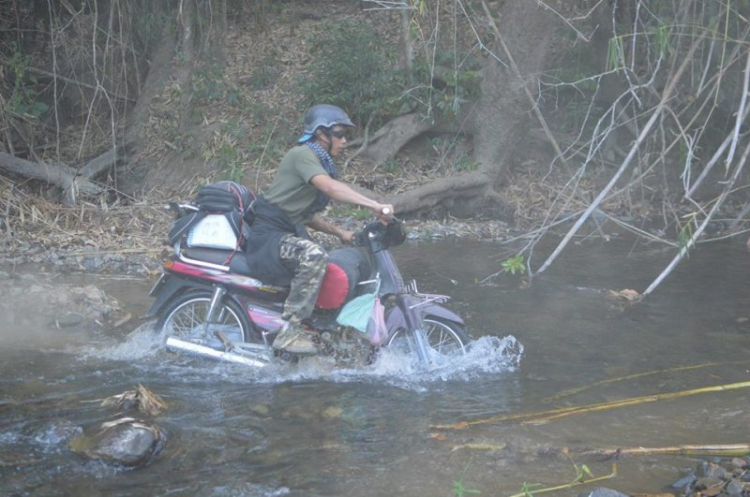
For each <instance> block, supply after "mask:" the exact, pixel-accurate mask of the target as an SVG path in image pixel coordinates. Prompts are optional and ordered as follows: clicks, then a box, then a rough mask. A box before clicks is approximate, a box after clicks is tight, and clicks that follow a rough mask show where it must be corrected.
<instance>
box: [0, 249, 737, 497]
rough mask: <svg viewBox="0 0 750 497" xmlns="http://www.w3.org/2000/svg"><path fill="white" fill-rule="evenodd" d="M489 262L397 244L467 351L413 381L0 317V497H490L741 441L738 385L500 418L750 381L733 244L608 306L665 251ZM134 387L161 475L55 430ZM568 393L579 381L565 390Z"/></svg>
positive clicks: (143, 329) (495, 254)
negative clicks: (159, 441) (549, 415)
mask: <svg viewBox="0 0 750 497" xmlns="http://www.w3.org/2000/svg"><path fill="white" fill-rule="evenodd" d="M505 251H507V248H505V247H500V246H498V245H496V244H492V243H480V242H466V241H459V242H440V243H419V244H416V243H410V244H406V245H404V246H402V247H399V248H398V249H396V250H395V255H396V259H397V261H398V262H399V264H400V266H401V270H402V272H403V273H404V275H405V277H407V278H412V277H416V278H418V279H419V281H420V283H421V284H420V289H422V290H423V291H428V292H436V293H447V294H451V295H452V296H453V301H452V308H453V309H454V310H456V311H458V312H459V313H461V314H462V315H463V316H464V318H465V320H466V322H467V328H468V330H469V332H470V334H471V335H472V336H473V337H474V338H475V339H477V340H478V341H477V343H476V345H475V347H474V348H473V350H472V351H471V353H470V354H469V355H468V356H467V357H466V360H465V361H464V362H462V363H461V364H457V365H452V366H450V367H448V368H446V369H443V370H441V371H438V372H432V373H426V374H425V373H420V372H419V371H418V370H417V369H416V368H415V367H414V366H413V365H410V364H408V363H405V359H404V358H402V357H397V356H388V355H387V354H386V355H385V356H384V357H383V358H382V359H381V360H379V361H378V363H376V364H375V365H374V366H373V367H371V368H370V369H368V370H365V371H331V370H330V369H329V368H325V367H323V366H322V365H320V364H317V363H310V364H304V365H302V366H279V367H270V368H266V369H263V370H249V369H247V368H245V367H241V366H236V365H228V364H223V363H217V362H210V361H205V362H204V361H197V362H193V363H191V364H188V365H185V364H182V362H181V360H180V358H179V357H177V356H175V355H174V354H172V353H169V352H166V351H164V350H163V348H162V346H161V344H160V342H159V340H158V339H156V338H155V337H154V336H153V333H152V332H151V330H150V328H149V325H148V324H144V325H141V326H138V327H137V328H136V329H133V328H135V326H136V325H133V326H131V327H130V328H129V329H126V330H125V331H117V332H110V333H102V334H101V335H100V334H94V335H93V336H89V335H87V334H84V333H76V331H75V330H73V331H61V330H38V329H34V330H23V331H20V332H19V331H18V330H17V329H15V327H8V326H4V324H3V319H2V317H0V330H2V328H6V330H5V332H3V334H4V335H5V336H4V337H3V340H1V341H0V344H1V346H2V348H0V493H2V494H6V495H7V494H15V495H211V496H240V495H261V496H272V495H295V496H296V495H300V496H302V495H304V496H323V495H352V496H381V495H416V496H423V495H424V496H441V495H445V496H450V495H456V494H460V491H459V490H460V489H459V488H458V487H460V486H461V485H462V486H463V488H464V489H465V490H477V491H480V492H481V495H493V496H494V495H504V496H507V495H512V494H514V493H517V492H520V491H521V489H522V485H523V484H524V482H528V483H540V484H542V485H543V486H553V485H557V484H560V483H566V482H569V481H571V480H573V478H575V476H576V466H575V465H578V466H579V467H580V465H583V464H585V465H586V466H587V467H588V468H589V469H590V470H591V472H592V473H593V475H594V476H603V475H606V474H608V473H610V471H611V468H612V461H609V460H602V459H601V458H600V457H594V456H589V455H583V454H581V453H580V451H582V450H584V449H602V448H615V447H623V448H627V447H639V446H643V447H665V446H674V445H682V444H728V443H739V442H750V430H749V429H748V426H750V409H748V405H749V401H750V391H748V389H737V390H734V391H728V392H727V391H725V392H716V393H701V394H695V395H690V396H685V397H680V398H677V399H672V400H655V401H653V402H645V403H639V404H635V405H631V406H627V407H620V408H617V409H608V410H602V411H592V412H587V413H583V414H576V415H571V416H567V417H563V418H560V419H555V420H551V421H548V422H546V423H544V424H533V423H525V424H524V423H520V422H517V421H512V420H505V421H503V420H499V419H497V418H499V417H500V416H503V415H510V414H519V413H533V412H538V411H546V410H551V409H556V408H560V407H567V406H580V405H588V404H597V403H602V402H607V401H613V400H619V399H626V398H632V397H641V396H646V395H651V394H664V393H670V392H681V391H686V390H692V389H698V388H702V387H709V386H715V385H724V384H730V383H736V382H745V381H748V380H750V354H748V352H750V254H748V253H747V251H746V249H745V247H744V243H741V242H740V241H739V240H733V241H728V242H722V243H715V244H711V245H702V246H701V247H699V248H698V249H696V250H694V251H693V252H692V253H691V255H690V259H689V260H688V261H686V262H685V263H684V264H682V265H681V266H680V267H679V268H678V269H677V270H676V271H675V272H674V273H673V274H672V275H671V276H670V277H669V278H668V279H667V280H666V281H665V282H664V283H662V285H661V286H660V287H659V288H658V289H657V290H656V292H655V293H654V294H653V295H651V296H650V297H649V298H648V299H647V300H646V301H645V302H643V303H641V304H639V305H636V306H623V305H619V303H618V302H616V301H613V300H611V299H610V298H608V295H607V292H608V291H609V290H623V289H627V288H630V289H634V290H637V291H643V289H645V288H646V287H647V286H648V284H649V283H650V282H651V281H652V280H653V279H654V278H655V277H656V275H658V273H659V272H661V270H662V269H663V267H664V266H666V264H667V263H668V262H669V260H670V257H671V253H667V252H663V251H657V250H653V249H649V248H644V247H634V246H633V244H632V242H627V241H624V240H617V239H615V240H614V241H610V242H603V241H602V242H599V241H592V242H587V243H586V244H584V245H581V246H577V247H572V248H569V249H568V251H567V252H566V253H564V254H563V256H562V257H561V259H559V260H558V261H556V262H555V264H554V265H553V266H552V267H551V268H550V269H548V271H547V272H545V273H544V274H543V275H542V276H541V277H539V278H536V279H535V280H534V282H533V285H531V286H530V288H523V287H522V286H521V285H520V280H519V277H518V276H517V275H516V276H510V275H507V276H503V277H502V278H500V279H498V280H497V281H496V282H495V284H493V285H479V284H478V283H477V281H479V280H482V279H484V278H485V277H486V276H488V275H490V274H492V273H494V272H496V271H497V270H498V269H499V263H500V261H501V259H502V258H504V257H503V256H501V253H503V252H505ZM88 281H93V282H94V283H95V284H97V285H98V286H101V287H102V288H104V289H105V290H106V291H107V293H108V294H111V295H113V296H114V297H116V298H118V299H120V300H121V301H122V302H123V303H124V305H125V306H126V307H127V308H128V309H129V310H130V312H131V313H132V314H133V315H141V314H143V313H144V312H145V311H146V309H147V308H148V305H149V304H150V301H149V298H148V296H147V293H148V290H149V288H150V285H151V284H152V283H153V281H152V280H135V279H132V280H128V279H125V280H119V279H108V278H104V277H91V278H90V279H89V280H88ZM126 328H127V326H126ZM8 330H12V333H13V336H12V337H9V336H7V335H8V334H10V333H11V331H8ZM27 337H28V340H27V339H26V338H27ZM32 340H33V341H32ZM689 367H690V368H689ZM644 373H648V374H644ZM604 380H612V381H608V382H604ZM139 383H142V384H143V385H145V386H147V387H148V388H149V389H151V390H152V391H153V392H155V393H157V394H158V395H160V396H161V397H162V398H163V399H164V400H165V401H166V402H167V403H168V405H169V408H168V410H167V411H166V413H164V414H162V415H160V416H158V417H157V418H155V419H154V422H155V423H157V424H158V425H159V426H160V427H161V428H163V429H164V430H165V431H166V433H167V434H168V437H169V438H168V442H167V445H166V447H165V449H164V450H163V451H162V453H161V454H160V455H159V456H158V457H157V458H156V460H154V461H153V462H152V463H151V464H150V465H149V466H147V467H144V468H141V469H137V470H124V469H122V468H118V467H116V466H112V465H109V464H106V463H103V462H97V461H88V460H86V459H84V458H82V457H81V456H78V455H76V454H74V453H72V452H71V451H70V450H69V449H68V445H67V444H68V441H69V439H70V435H71V433H75V432H77V431H80V430H84V431H86V432H90V431H95V430H96V429H97V427H98V426H100V425H101V423H102V422H105V421H109V420H111V419H113V418H114V412H113V410H112V408H104V407H99V406H98V404H97V403H96V402H94V401H97V400H101V399H103V398H105V397H108V396H111V395H115V394H118V393H121V392H123V391H125V390H130V389H132V388H133V387H135V386H136V385H137V384H139ZM579 387H586V388H582V389H580V390H578V391H575V392H572V393H569V394H567V395H561V394H565V393H566V391H567V390H569V389H575V388H579ZM490 418H493V419H495V421H493V422H486V421H487V420H488V419H490ZM459 421H469V422H475V421H478V422H477V423H476V424H473V425H472V426H471V427H470V428H468V429H464V430H460V431H456V430H437V429H435V428H434V427H433V426H434V425H437V424H445V423H456V422H459ZM469 444H475V445H469ZM482 448H484V449H486V448H494V449H495V450H480V449H482ZM700 460H701V459H700V458H696V457H690V456H664V455H647V456H637V457H626V458H621V459H619V460H617V461H616V464H617V476H616V477H615V478H613V479H611V480H607V481H603V482H601V483H600V484H601V485H603V486H607V487H610V488H615V489H618V490H620V491H624V492H632V493H636V492H652V493H658V491H660V490H663V488H664V487H665V486H666V485H669V484H670V483H672V482H674V481H675V480H677V479H678V478H679V477H681V476H682V475H684V474H685V472H686V471H688V470H689V469H692V468H694V467H695V466H696V465H697V464H698V462H699V461H700ZM594 485H595V484H592V486H594ZM585 488H590V487H577V488H574V489H568V490H563V491H559V492H557V493H555V495H577V494H578V493H579V492H581V491H583V490H584V489H585ZM466 495H471V494H468V493H467V494H466Z"/></svg>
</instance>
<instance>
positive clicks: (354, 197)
mask: <svg viewBox="0 0 750 497" xmlns="http://www.w3.org/2000/svg"><path fill="white" fill-rule="evenodd" d="M310 183H312V185H313V186H314V187H315V188H317V189H318V190H320V191H321V192H323V193H325V194H326V195H328V196H329V197H331V198H332V199H334V200H338V201H339V202H344V203H347V204H353V205H359V206H361V207H366V208H368V209H370V210H371V211H372V212H374V213H375V214H376V215H377V216H378V217H380V218H384V217H385V218H387V217H388V216H383V209H386V208H387V209H390V214H393V206H392V205H391V204H381V203H380V202H376V201H375V200H372V199H371V198H368V197H365V196H364V195H362V194H361V193H359V192H358V191H356V190H354V189H353V188H352V187H350V186H349V185H347V184H346V183H344V182H342V181H339V180H335V179H333V178H331V177H330V176H328V175H327V174H318V175H316V176H313V177H312V178H311V179H310ZM390 214H389V215H390ZM311 226H312V225H311ZM313 227H314V226H313ZM334 234H335V233H334Z"/></svg>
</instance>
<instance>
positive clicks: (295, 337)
mask: <svg viewBox="0 0 750 497" xmlns="http://www.w3.org/2000/svg"><path fill="white" fill-rule="evenodd" d="M272 347H273V348H274V349H277V350H286V351H287V352H291V353H293V354H315V353H316V352H318V348H317V347H316V346H315V343H314V342H313V341H312V338H311V337H310V335H309V334H308V333H305V331H304V329H303V328H302V324H301V323H290V322H287V323H286V324H285V325H284V327H283V328H281V331H279V334H278V335H276V339H275V340H274V341H273V344H272Z"/></svg>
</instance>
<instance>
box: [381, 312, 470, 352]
mask: <svg viewBox="0 0 750 497" xmlns="http://www.w3.org/2000/svg"><path fill="white" fill-rule="evenodd" d="M422 321H423V322H424V325H425V330H424V335H425V338H426V339H427V343H428V344H429V347H430V349H431V355H432V356H433V358H434V357H442V358H445V359H448V358H452V357H456V356H460V355H463V354H465V353H466V350H467V348H468V346H469V343H470V342H471V339H470V338H469V335H468V333H466V330H464V328H463V326H461V325H460V324H458V323H456V322H453V321H448V320H447V319H441V318H437V317H426V318H424V319H423V320H422ZM387 347H388V348H396V349H397V350H404V351H409V350H411V347H412V345H411V340H410V339H409V337H407V336H406V330H404V329H403V328H400V329H398V330H396V332H395V333H394V334H393V335H392V336H391V338H390V340H388V344H387Z"/></svg>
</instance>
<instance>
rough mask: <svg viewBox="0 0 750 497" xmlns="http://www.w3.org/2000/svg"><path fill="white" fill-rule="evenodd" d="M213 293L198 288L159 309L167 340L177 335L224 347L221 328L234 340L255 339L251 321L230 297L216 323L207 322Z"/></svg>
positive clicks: (160, 326)
mask: <svg viewBox="0 0 750 497" xmlns="http://www.w3.org/2000/svg"><path fill="white" fill-rule="evenodd" d="M211 296H212V295H211V292H208V291H205V290H194V291H190V292H187V293H184V294H182V295H180V296H178V297H177V298H175V299H174V300H173V301H172V302H170V303H169V304H168V305H167V306H166V307H165V308H164V310H163V311H162V312H161V313H159V319H158V320H157V322H156V330H157V331H159V332H163V333H164V338H165V340H166V338H168V337H174V338H178V339H180V340H186V341H189V342H192V343H196V344H199V345H205V346H208V347H213V348H216V349H222V348H223V344H222V342H221V340H219V338H218V337H217V336H216V335H215V331H217V330H219V331H221V332H222V333H223V334H224V336H226V338H227V339H229V341H231V342H249V341H251V337H252V336H253V333H252V328H251V324H250V322H249V321H248V319H247V317H246V316H245V313H244V311H243V309H242V308H241V307H240V306H239V305H238V304H237V303H236V302H235V301H234V300H231V299H226V300H225V301H224V303H223V305H222V307H221V309H220V310H219V312H218V315H217V319H216V323H211V325H209V326H207V323H206V317H207V316H208V309H209V307H210V305H211Z"/></svg>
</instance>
